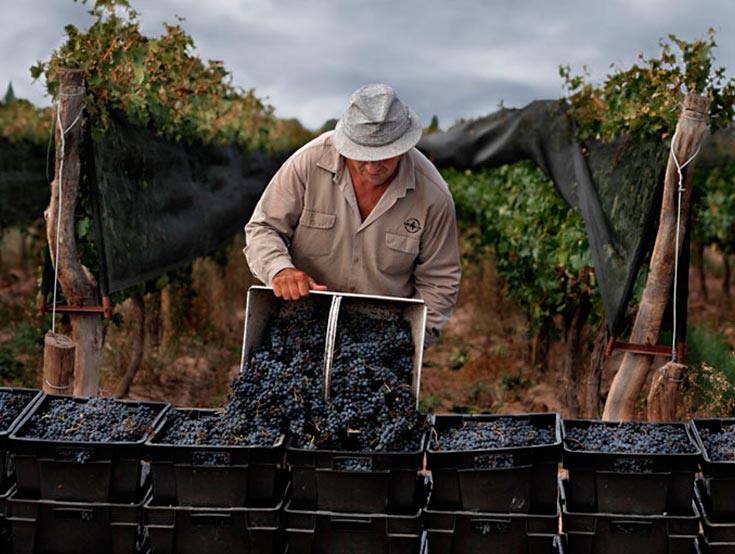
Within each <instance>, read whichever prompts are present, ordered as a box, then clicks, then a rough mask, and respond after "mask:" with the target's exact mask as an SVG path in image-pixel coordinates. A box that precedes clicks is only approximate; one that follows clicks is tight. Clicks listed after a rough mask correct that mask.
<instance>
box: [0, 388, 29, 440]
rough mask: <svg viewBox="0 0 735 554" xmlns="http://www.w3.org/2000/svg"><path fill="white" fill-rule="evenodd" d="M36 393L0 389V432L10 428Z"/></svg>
mask: <svg viewBox="0 0 735 554" xmlns="http://www.w3.org/2000/svg"><path fill="white" fill-rule="evenodd" d="M35 395H36V393H35V392H28V391H0V433H1V432H5V431H7V430H8V429H9V428H10V425H11V424H12V423H13V422H14V421H15V420H16V418H17V417H18V416H19V415H20V413H21V412H22V411H23V409H24V408H25V407H26V406H28V403H29V402H30V401H31V400H33V398H34V397H35Z"/></svg>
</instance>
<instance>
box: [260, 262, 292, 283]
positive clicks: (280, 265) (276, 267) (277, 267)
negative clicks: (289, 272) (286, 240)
mask: <svg viewBox="0 0 735 554" xmlns="http://www.w3.org/2000/svg"><path fill="white" fill-rule="evenodd" d="M287 268H290V269H296V267H295V266H294V265H293V262H291V260H290V259H289V258H286V257H284V258H279V259H277V260H275V261H274V262H273V263H271V264H270V265H269V266H268V271H267V275H266V276H267V277H268V283H267V285H268V286H270V285H271V283H272V282H273V277H275V276H276V275H277V274H278V272H279V271H282V270H284V269H287Z"/></svg>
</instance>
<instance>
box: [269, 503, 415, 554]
mask: <svg viewBox="0 0 735 554" xmlns="http://www.w3.org/2000/svg"><path fill="white" fill-rule="evenodd" d="M283 517H284V521H283V526H284V528H285V531H286V540H287V543H288V550H287V553H288V554H350V553H355V554H358V553H360V554H362V553H365V554H368V553H369V554H419V553H420V551H421V537H422V530H421V510H420V509H419V510H415V511H414V513H413V514H386V513H355V512H335V511H328V510H300V509H296V508H293V507H292V502H289V503H288V504H287V505H286V507H285V509H284V512H283Z"/></svg>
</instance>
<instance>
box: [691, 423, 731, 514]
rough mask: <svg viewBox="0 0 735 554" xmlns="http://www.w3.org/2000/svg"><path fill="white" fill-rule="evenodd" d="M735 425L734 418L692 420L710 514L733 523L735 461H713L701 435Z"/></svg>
mask: <svg viewBox="0 0 735 554" xmlns="http://www.w3.org/2000/svg"><path fill="white" fill-rule="evenodd" d="M729 425H735V418H724V419H723V418H712V419H692V420H691V428H692V434H693V435H694V439H695V440H696V441H697V444H698V445H699V447H700V448H701V450H702V459H701V460H700V465H701V466H702V474H703V475H704V480H705V485H706V488H707V492H708V494H709V497H710V502H711V514H712V515H713V516H714V517H717V518H727V519H730V520H733V521H735V460H732V461H715V460H713V459H712V456H711V453H710V452H708V451H707V448H706V446H705V442H704V440H703V438H702V433H703V431H704V430H705V429H706V430H708V431H710V432H715V433H718V432H721V431H722V429H723V427H724V426H729Z"/></svg>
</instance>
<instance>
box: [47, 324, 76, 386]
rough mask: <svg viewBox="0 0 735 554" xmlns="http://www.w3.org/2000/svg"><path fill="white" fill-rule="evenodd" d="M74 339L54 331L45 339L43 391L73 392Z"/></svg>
mask: <svg viewBox="0 0 735 554" xmlns="http://www.w3.org/2000/svg"><path fill="white" fill-rule="evenodd" d="M74 351H75V347H74V341H72V340H71V339H70V338H69V337H67V336H66V335H59V334H57V333H54V332H52V331H49V332H48V333H46V336H45V337H44V340H43V392H47V393H49V394H71V393H72V386H73V381H74Z"/></svg>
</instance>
